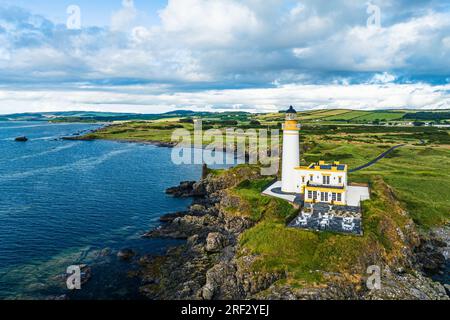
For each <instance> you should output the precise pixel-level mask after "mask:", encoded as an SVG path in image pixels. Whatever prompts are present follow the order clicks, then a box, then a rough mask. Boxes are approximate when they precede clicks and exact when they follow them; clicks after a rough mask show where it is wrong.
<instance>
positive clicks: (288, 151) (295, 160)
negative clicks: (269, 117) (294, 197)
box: [281, 106, 300, 193]
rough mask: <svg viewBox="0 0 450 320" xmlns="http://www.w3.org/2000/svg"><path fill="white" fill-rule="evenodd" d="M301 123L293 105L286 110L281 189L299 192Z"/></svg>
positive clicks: (287, 191)
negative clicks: (298, 170)
mask: <svg viewBox="0 0 450 320" xmlns="http://www.w3.org/2000/svg"><path fill="white" fill-rule="evenodd" d="M299 131H300V125H299V124H298V122H297V112H296V111H295V110H294V108H293V107H292V106H291V107H290V108H289V110H288V111H286V120H285V122H284V125H283V159H282V169H281V170H282V171H281V176H282V178H281V181H282V185H281V191H283V192H286V193H296V192H298V181H297V176H298V174H297V173H296V168H297V167H298V166H299V165H300V132H299Z"/></svg>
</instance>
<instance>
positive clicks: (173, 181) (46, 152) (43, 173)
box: [0, 122, 201, 299]
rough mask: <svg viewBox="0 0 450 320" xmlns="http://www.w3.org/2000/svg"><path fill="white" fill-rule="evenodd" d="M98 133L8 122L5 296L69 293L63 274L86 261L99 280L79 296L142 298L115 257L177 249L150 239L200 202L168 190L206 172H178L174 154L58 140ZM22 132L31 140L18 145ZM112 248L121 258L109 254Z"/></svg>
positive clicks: (0, 227) (2, 260) (4, 135)
mask: <svg viewBox="0 0 450 320" xmlns="http://www.w3.org/2000/svg"><path fill="white" fill-rule="evenodd" d="M95 127H96V125H86V124H48V123H38V122H0V151H1V152H0V299H14V298H25V299H36V298H45V297H48V296H54V295H60V294H63V293H67V290H65V288H64V286H63V285H62V281H61V280H60V279H59V277H58V276H59V275H61V274H64V272H65V270H66V268H67V266H69V265H72V264H79V263H88V264H90V265H92V266H93V278H92V280H91V281H90V282H89V283H88V284H87V286H86V287H85V288H83V289H82V290H81V291H80V292H77V293H76V294H72V295H73V296H74V297H75V298H97V299H107V298H124V299H127V298H136V297H137V296H136V295H135V292H134V289H135V286H136V283H133V281H131V280H130V279H128V278H127V277H126V271H127V269H128V268H129V265H127V264H126V263H123V262H119V261H117V259H116V257H115V252H117V250H119V249H121V248H124V247H132V248H136V249H137V251H138V252H139V253H140V254H144V253H161V252H163V251H164V250H165V249H166V248H167V246H171V245H174V244H176V243H177V242H175V241H168V240H144V239H141V238H140V235H142V233H144V232H145V231H148V230H149V229H151V228H154V227H156V226H158V224H159V221H158V218H159V216H161V215H162V214H165V213H169V212H175V211H181V210H184V209H185V208H186V206H187V205H188V204H189V203H190V200H187V199H184V200H183V199H173V198H171V197H168V196H166V195H165V193H164V190H165V189H166V188H167V187H170V186H173V185H177V184H178V183H179V182H180V181H182V180H196V179H198V178H199V177H200V172H201V168H200V166H198V165H182V166H176V165H175V164H173V163H172V162H171V161H170V155H171V150H170V149H167V148H158V147H154V146H150V145H142V144H128V143H117V142H109V141H92V142H83V141H63V140H59V139H58V138H60V137H61V136H67V135H71V134H74V133H76V132H80V131H84V130H89V129H93V128H95ZM22 135H25V136H27V137H28V138H30V141H28V142H27V143H18V142H15V141H14V138H15V137H17V136H22ZM55 139H57V140H55ZM105 248H108V249H110V250H111V254H109V255H106V256H104V255H102V254H100V252H101V251H102V250H103V249H105Z"/></svg>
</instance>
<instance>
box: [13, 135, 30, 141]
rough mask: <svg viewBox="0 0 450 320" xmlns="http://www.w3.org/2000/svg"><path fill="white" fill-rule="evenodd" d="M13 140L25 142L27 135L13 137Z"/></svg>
mask: <svg viewBox="0 0 450 320" xmlns="http://www.w3.org/2000/svg"><path fill="white" fill-rule="evenodd" d="M15 141H17V142H27V141H28V138H27V137H25V136H24V137H17V138H16V139H15Z"/></svg>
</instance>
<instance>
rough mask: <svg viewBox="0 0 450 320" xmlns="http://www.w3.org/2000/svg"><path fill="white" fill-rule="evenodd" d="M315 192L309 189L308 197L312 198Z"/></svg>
mask: <svg viewBox="0 0 450 320" xmlns="http://www.w3.org/2000/svg"><path fill="white" fill-rule="evenodd" d="M312 197H313V193H312V191H311V190H308V199H312Z"/></svg>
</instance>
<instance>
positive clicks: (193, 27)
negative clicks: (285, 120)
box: [0, 0, 450, 112]
mask: <svg viewBox="0 0 450 320" xmlns="http://www.w3.org/2000/svg"><path fill="white" fill-rule="evenodd" d="M377 3H378V4H380V6H381V9H382V15H383V20H382V26H381V28H379V29H373V28H367V27H366V20H367V13H366V1H348V0H340V1H333V2H330V1H326V0H304V1H302V2H301V3H300V4H299V3H296V2H289V1H286V2H280V1H278V0H264V1H262V0H241V1H238V0H170V1H169V2H168V4H167V6H166V7H165V8H164V9H163V10H161V12H160V18H161V21H160V23H159V24H156V25H153V26H151V25H145V23H143V24H141V23H140V22H141V20H142V17H144V16H145V14H144V13H143V12H141V11H139V8H137V6H135V4H134V2H133V1H132V0H127V1H124V4H123V6H122V9H120V10H119V11H117V12H116V13H114V14H113V15H112V17H111V26H110V28H103V27H102V28H87V29H82V30H81V31H69V30H66V28H65V27H64V26H61V25H54V24H53V23H52V22H51V21H49V20H46V19H44V18H42V17H38V16H34V15H32V14H30V13H28V12H25V11H20V10H18V9H14V10H13V9H11V10H9V9H5V10H3V11H2V10H1V7H0V84H4V88H5V89H4V90H6V91H7V92H11V93H14V92H22V93H24V92H31V93H33V94H36V95H37V96H36V99H35V100H34V99H33V100H31V102H27V103H23V104H21V101H23V99H22V98H21V96H20V95H14V97H15V99H17V103H14V101H13V100H11V99H9V100H8V99H6V98H4V99H2V100H0V111H1V109H4V108H6V107H9V106H12V107H11V108H12V109H15V108H19V109H21V110H23V109H24V108H25V107H26V106H27V105H28V106H29V107H30V108H37V107H50V108H53V109H64V108H83V109H86V108H87V107H90V108H100V106H101V108H103V109H105V110H106V108H108V107H110V108H115V109H116V108H119V107H120V106H122V107H123V108H124V109H126V110H128V109H130V110H135V108H137V107H136V106H137V105H141V102H142V101H145V103H142V105H141V106H140V107H139V108H142V109H145V110H146V112H152V111H153V110H154V109H152V106H153V107H158V108H160V107H161V106H163V107H164V108H166V109H167V108H172V107H174V108H179V107H184V106H197V107H201V106H205V105H211V106H214V107H215V108H216V107H219V108H220V107H221V106H223V107H224V108H229V107H230V106H231V107H233V106H236V105H239V106H241V105H242V106H241V108H245V107H247V108H249V109H251V110H254V109H255V108H262V109H273V108H276V106H280V107H281V106H284V105H286V104H291V103H296V102H298V105H300V106H301V107H305V108H310V107H318V106H325V107H351V108H355V107H360V108H390V107H402V108H406V107H418V108H421V107H432V106H435V107H439V108H442V107H443V106H447V107H448V98H447V93H446V92H445V91H444V90H443V89H442V87H433V86H431V85H427V84H422V83H412V84H408V85H402V84H395V83H399V82H407V81H408V82H414V81H415V82H418V80H410V79H417V78H420V77H421V76H423V75H431V76H439V77H441V78H443V79H445V78H448V75H449V74H450V64H449V63H448V61H450V40H449V34H450V13H449V12H448V10H440V7H438V6H437V5H436V4H435V2H433V1H425V0H424V1H420V2H417V3H416V2H414V3H412V4H411V2H410V1H404V0H399V1H395V2H394V1H379V2H377ZM280 4H282V5H280ZM421 81H422V80H421ZM423 81H427V80H423ZM444 82H445V80H441V82H440V83H444ZM43 83H44V84H43ZM79 83H87V84H90V85H92V86H93V87H94V88H95V90H94V89H93V88H90V89H89V92H85V93H83V92H84V90H86V91H87V89H80V88H79V87H78V89H76V90H75V89H72V88H75V87H76V86H78V84H79ZM99 83H107V84H108V85H113V86H114V84H115V88H116V89H115V90H111V89H105V87H104V86H101V85H99ZM123 83H125V84H126V83H133V84H134V83H138V84H142V85H145V84H148V83H156V84H160V85H161V84H163V85H166V86H165V89H166V93H165V94H162V93H154V92H145V91H144V92H143V93H142V92H141V93H139V94H138V93H136V92H134V91H128V90H126V89H123V88H120V87H119V85H121V84H123ZM357 83H359V87H358V86H355V84H357ZM37 84H39V88H40V89H45V88H44V87H45V84H48V86H49V87H50V86H55V87H56V88H60V90H61V91H60V92H64V94H63V95H64V97H53V93H54V94H55V95H57V92H59V91H58V90H55V91H51V90H50V91H49V90H45V91H39V90H37V89H36V90H34V91H33V89H27V91H21V90H20V89H21V88H33V87H36V85H37ZM306 84H309V85H311V86H308V85H306ZM271 85H275V86H276V88H273V89H258V88H261V87H266V86H271ZM405 86H406V87H405ZM411 86H412V87H411ZM67 88H69V89H67ZM199 88H205V89H204V90H203V91H198V90H199ZM221 88H238V89H237V90H221ZM239 88H246V89H240V90H239ZM252 88H253V89H252ZM291 88H295V89H291ZM208 89H210V90H208ZM408 90H412V91H408ZM3 92H5V91H3ZM42 92H47V93H48V95H43V96H42V97H43V98H42V99H41V96H40V95H39V94H41V93H42ZM94 93H96V94H98V99H99V100H100V101H99V102H98V103H99V104H97V103H96V102H95V99H94ZM144 93H147V94H148V96H145V95H143V94H144ZM312 94H315V96H312ZM108 95H110V97H111V99H116V100H117V101H114V102H113V103H111V102H110V98H108V97H107V96H108ZM210 95H211V96H210ZM408 95H409V96H408ZM82 97H85V98H86V99H87V100H86V101H81V98H82ZM44 98H47V99H48V100H47V101H44V100H43V99H44ZM79 99H80V100H79ZM164 99H167V101H166V100H164ZM227 99H229V100H227ZM133 101H134V102H133ZM66 110H67V109H66ZM135 111H136V110H135Z"/></svg>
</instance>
